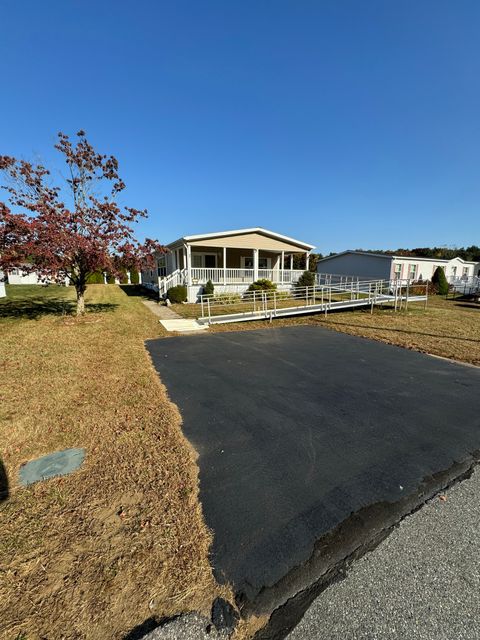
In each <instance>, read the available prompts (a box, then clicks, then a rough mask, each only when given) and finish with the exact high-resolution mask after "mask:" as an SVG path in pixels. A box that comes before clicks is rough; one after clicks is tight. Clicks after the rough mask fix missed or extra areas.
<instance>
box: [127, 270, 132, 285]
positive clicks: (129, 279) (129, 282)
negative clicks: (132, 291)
mask: <svg viewBox="0 0 480 640" xmlns="http://www.w3.org/2000/svg"><path fill="white" fill-rule="evenodd" d="M127 284H132V277H131V275H130V271H127Z"/></svg>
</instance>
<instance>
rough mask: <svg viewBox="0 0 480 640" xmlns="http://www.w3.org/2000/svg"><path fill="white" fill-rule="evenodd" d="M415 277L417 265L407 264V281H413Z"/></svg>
mask: <svg viewBox="0 0 480 640" xmlns="http://www.w3.org/2000/svg"><path fill="white" fill-rule="evenodd" d="M416 275H417V265H416V264H409V265H408V278H409V280H415V278H416Z"/></svg>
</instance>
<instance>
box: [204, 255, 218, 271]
mask: <svg viewBox="0 0 480 640" xmlns="http://www.w3.org/2000/svg"><path fill="white" fill-rule="evenodd" d="M216 266H217V256H212V255H211V254H207V255H205V268H206V269H215V267H216Z"/></svg>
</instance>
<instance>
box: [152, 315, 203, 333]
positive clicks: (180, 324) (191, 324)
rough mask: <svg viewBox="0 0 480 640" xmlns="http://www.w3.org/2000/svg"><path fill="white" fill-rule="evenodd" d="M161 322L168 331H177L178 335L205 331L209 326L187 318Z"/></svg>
mask: <svg viewBox="0 0 480 640" xmlns="http://www.w3.org/2000/svg"><path fill="white" fill-rule="evenodd" d="M159 322H160V324H161V325H162V326H163V327H164V328H165V329H166V330H167V331H175V332H176V333H187V332H190V331H205V329H208V325H206V324H200V323H199V322H198V321H197V320H193V319H187V318H178V319H176V318H175V319H172V320H160V321H159Z"/></svg>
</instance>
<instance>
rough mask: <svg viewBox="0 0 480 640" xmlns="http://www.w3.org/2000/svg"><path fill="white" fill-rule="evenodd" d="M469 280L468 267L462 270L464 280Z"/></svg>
mask: <svg viewBox="0 0 480 640" xmlns="http://www.w3.org/2000/svg"><path fill="white" fill-rule="evenodd" d="M467 278H468V267H463V269H462V279H463V280H466V279H467Z"/></svg>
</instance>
